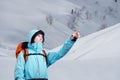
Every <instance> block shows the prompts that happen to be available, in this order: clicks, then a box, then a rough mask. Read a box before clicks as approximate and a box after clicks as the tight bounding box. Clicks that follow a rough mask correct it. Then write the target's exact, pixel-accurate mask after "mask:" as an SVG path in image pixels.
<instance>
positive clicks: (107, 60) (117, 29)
mask: <svg viewBox="0 0 120 80" xmlns="http://www.w3.org/2000/svg"><path fill="white" fill-rule="evenodd" d="M119 41H120V24H117V25H115V26H112V27H110V28H107V29H105V30H102V31H99V32H96V33H93V34H91V35H89V36H86V37H84V38H80V39H78V40H77V42H76V43H75V44H74V46H73V47H72V49H71V50H70V51H69V52H68V54H67V55H66V56H65V57H63V58H62V59H61V60H59V61H58V62H56V63H55V64H54V65H53V66H51V67H50V68H49V79H50V80H53V79H57V80H119V79H120V76H119V75H120V43H119Z"/></svg>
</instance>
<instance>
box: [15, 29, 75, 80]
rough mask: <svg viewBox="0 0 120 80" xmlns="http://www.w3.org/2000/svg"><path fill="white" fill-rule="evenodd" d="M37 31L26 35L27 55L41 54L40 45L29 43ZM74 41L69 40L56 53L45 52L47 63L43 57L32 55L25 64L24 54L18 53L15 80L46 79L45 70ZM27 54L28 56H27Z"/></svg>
mask: <svg viewBox="0 0 120 80" xmlns="http://www.w3.org/2000/svg"><path fill="white" fill-rule="evenodd" d="M37 31H38V30H32V31H31V32H30V33H29V34H28V52H29V53H32V54H34V53H41V52H42V43H40V42H37V43H32V44H31V43H30V42H31V38H32V36H33V35H34V34H35V33H36V32H37ZM74 42H75V41H72V40H71V39H70V38H69V39H68V40H67V41H66V42H65V43H64V45H63V46H62V47H61V48H60V49H59V50H58V51H56V52H49V51H46V56H47V63H46V61H45V60H44V57H43V56H40V55H32V56H28V60H27V62H25V60H24V54H23V53H22V51H21V52H20V54H19V56H18V58H17V61H16V65H15V71H14V78H15V80H28V79H37V78H44V79H48V73H47V68H48V67H49V66H50V65H52V64H53V63H54V62H56V61H57V60H59V59H60V58H62V57H63V56H64V55H65V54H66V53H67V52H68V51H69V50H70V48H71V47H72V45H73V44H74ZM29 53H28V54H29Z"/></svg>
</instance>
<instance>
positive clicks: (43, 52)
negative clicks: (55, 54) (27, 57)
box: [42, 49, 47, 63]
mask: <svg viewBox="0 0 120 80" xmlns="http://www.w3.org/2000/svg"><path fill="white" fill-rule="evenodd" d="M42 54H43V55H44V60H45V61H46V63H47V55H46V51H45V50H44V49H43V50H42Z"/></svg>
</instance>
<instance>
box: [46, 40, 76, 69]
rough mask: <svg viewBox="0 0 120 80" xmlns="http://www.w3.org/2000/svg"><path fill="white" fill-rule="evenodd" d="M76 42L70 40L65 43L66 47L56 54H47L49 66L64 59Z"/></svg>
mask: <svg viewBox="0 0 120 80" xmlns="http://www.w3.org/2000/svg"><path fill="white" fill-rule="evenodd" d="M74 42H75V41H72V40H71V39H70V38H69V39H68V40H67V41H66V42H65V43H64V45H63V46H62V47H61V48H60V49H59V50H58V51H56V52H48V54H47V62H48V64H47V66H48V67H49V66H50V65H51V64H53V63H54V62H56V61H57V60H59V59H60V58H62V57H63V56H64V55H65V54H66V53H67V52H68V51H69V50H70V49H71V47H72V46H73V44H74Z"/></svg>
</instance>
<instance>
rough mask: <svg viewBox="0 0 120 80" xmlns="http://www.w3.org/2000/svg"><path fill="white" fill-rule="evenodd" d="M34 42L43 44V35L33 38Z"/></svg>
mask: <svg viewBox="0 0 120 80" xmlns="http://www.w3.org/2000/svg"><path fill="white" fill-rule="evenodd" d="M34 42H43V35H42V34H38V35H37V36H36V37H35V39H34Z"/></svg>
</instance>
